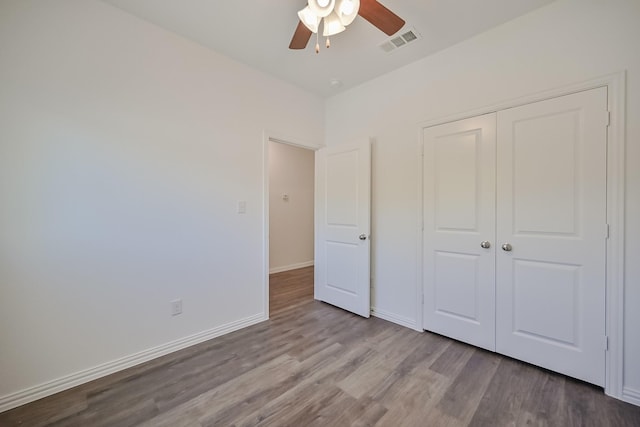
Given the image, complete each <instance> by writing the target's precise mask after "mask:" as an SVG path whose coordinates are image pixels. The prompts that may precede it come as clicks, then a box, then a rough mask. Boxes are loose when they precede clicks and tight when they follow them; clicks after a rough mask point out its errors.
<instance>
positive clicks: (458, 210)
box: [423, 114, 496, 350]
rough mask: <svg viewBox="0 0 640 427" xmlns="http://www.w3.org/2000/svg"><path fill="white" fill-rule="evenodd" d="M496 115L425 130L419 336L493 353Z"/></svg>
mask: <svg viewBox="0 0 640 427" xmlns="http://www.w3.org/2000/svg"><path fill="white" fill-rule="evenodd" d="M495 127H496V115H495V114H487V115H483V116H479V117H475V118H471V119H467V120H460V121H457V122H453V123H447V124H443V125H439V126H434V127H431V128H426V129H424V131H423V138H424V139H423V143H424V158H423V163H424V165H423V167H424V186H423V191H424V197H423V200H424V202H423V203H424V206H423V214H424V227H423V245H424V246H423V257H424V259H423V269H424V274H423V280H424V329H426V330H429V331H432V332H437V333H439V334H443V335H446V336H449V337H452V338H455V339H458V340H460V341H464V342H467V343H470V344H473V345H476V346H478V347H483V348H486V349H489V350H495V251H494V247H493V244H494V237H495V173H496V164H495V159H496V151H495V150H496V145H495V144H496V134H495Z"/></svg>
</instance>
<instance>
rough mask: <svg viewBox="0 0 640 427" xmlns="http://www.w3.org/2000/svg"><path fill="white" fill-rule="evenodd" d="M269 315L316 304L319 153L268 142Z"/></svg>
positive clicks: (294, 146) (279, 142) (274, 141)
mask: <svg viewBox="0 0 640 427" xmlns="http://www.w3.org/2000/svg"><path fill="white" fill-rule="evenodd" d="M266 149H267V178H268V188H267V189H266V190H267V197H268V198H267V200H268V236H269V238H268V242H267V250H268V257H267V258H268V283H269V286H268V288H269V295H268V298H269V302H268V304H269V315H270V316H273V315H277V314H278V313H280V312H283V311H288V310H289V309H291V308H294V307H298V306H300V305H301V304H304V303H309V302H311V301H313V284H314V280H313V277H314V267H313V265H314V175H315V159H314V157H315V156H314V154H315V153H314V151H313V150H312V149H310V148H307V147H302V146H299V145H297V144H291V143H288V142H283V141H279V140H274V139H272V138H270V139H269V140H268V141H267V147H266Z"/></svg>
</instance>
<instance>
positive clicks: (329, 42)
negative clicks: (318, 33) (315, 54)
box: [327, 37, 331, 49]
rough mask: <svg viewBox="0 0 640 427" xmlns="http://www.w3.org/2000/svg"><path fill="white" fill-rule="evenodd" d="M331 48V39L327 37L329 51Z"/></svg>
mask: <svg viewBox="0 0 640 427" xmlns="http://www.w3.org/2000/svg"><path fill="white" fill-rule="evenodd" d="M330 47H331V41H329V37H327V49H329V48H330Z"/></svg>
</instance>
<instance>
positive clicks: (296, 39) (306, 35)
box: [289, 21, 312, 49]
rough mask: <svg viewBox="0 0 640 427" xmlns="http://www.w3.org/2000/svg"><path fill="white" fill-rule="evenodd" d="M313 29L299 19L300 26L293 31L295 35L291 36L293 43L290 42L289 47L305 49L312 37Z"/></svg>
mask: <svg viewBox="0 0 640 427" xmlns="http://www.w3.org/2000/svg"><path fill="white" fill-rule="evenodd" d="M311 34H312V33H311V30H310V29H308V28H307V27H306V26H305V25H304V24H303V23H302V21H298V26H297V27H296V31H295V33H293V37H292V38H291V43H289V49H304V48H305V47H307V43H309V39H310V38H311Z"/></svg>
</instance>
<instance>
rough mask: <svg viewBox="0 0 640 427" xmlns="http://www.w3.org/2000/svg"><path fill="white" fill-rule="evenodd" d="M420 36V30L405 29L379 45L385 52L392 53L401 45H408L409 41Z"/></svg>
mask: <svg viewBox="0 0 640 427" xmlns="http://www.w3.org/2000/svg"><path fill="white" fill-rule="evenodd" d="M419 38H420V34H418V32H417V31H416V30H415V29H414V28H410V29H408V30H405V31H403V32H402V33H401V34H400V35H396V36H393V37H391V38H390V39H388V40H385V41H384V42H382V43H381V44H380V45H379V46H380V49H382V50H383V52H385V53H391V52H394V51H396V50H398V49H400V48H401V47H405V46H407V45H408V44H409V43H412V42H414V41H416V40H418V39H419Z"/></svg>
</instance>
